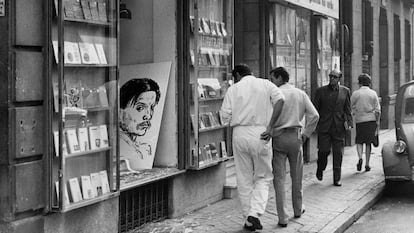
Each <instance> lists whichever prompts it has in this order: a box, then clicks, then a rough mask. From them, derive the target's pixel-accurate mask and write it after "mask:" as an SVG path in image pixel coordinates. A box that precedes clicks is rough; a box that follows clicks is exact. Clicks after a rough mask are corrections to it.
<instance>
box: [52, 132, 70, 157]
mask: <svg viewBox="0 0 414 233" xmlns="http://www.w3.org/2000/svg"><path fill="white" fill-rule="evenodd" d="M53 141H54V143H55V155H56V156H59V131H53ZM62 141H63V144H62V154H63V155H64V156H65V155H67V154H68V150H67V146H66V139H65V134H63V138H62Z"/></svg>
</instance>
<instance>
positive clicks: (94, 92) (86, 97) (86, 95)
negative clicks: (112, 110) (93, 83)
mask: <svg viewBox="0 0 414 233" xmlns="http://www.w3.org/2000/svg"><path fill="white" fill-rule="evenodd" d="M105 92H106V90H105ZM102 97H104V96H102ZM102 101H105V100H103V99H102ZM82 104H83V107H84V108H98V107H101V96H100V95H99V88H98V89H95V88H89V87H86V86H85V87H83V89H82Z"/></svg>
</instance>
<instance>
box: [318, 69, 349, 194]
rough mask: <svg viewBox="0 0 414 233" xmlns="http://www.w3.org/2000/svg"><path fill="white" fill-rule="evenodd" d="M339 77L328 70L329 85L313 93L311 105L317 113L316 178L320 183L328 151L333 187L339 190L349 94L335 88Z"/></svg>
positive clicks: (339, 73)
mask: <svg viewBox="0 0 414 233" xmlns="http://www.w3.org/2000/svg"><path fill="white" fill-rule="evenodd" d="M341 76H342V73H341V71H339V70H332V71H331V72H330V73H329V84H328V85H325V86H322V87H319V88H317V89H316V92H315V98H314V101H313V104H314V106H315V108H316V110H318V113H319V122H318V126H317V132H318V162H317V170H316V178H317V179H318V180H322V179H323V171H324V170H325V169H326V166H327V163H328V155H329V154H330V152H331V149H332V156H333V184H334V185H335V186H342V183H341V167H342V156H343V153H344V144H345V134H346V131H347V130H349V129H351V128H352V125H353V123H352V115H351V101H350V97H351V94H350V91H349V89H348V88H347V87H345V86H342V85H340V84H339V80H340V79H341Z"/></svg>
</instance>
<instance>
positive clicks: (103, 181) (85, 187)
mask: <svg viewBox="0 0 414 233" xmlns="http://www.w3.org/2000/svg"><path fill="white" fill-rule="evenodd" d="M79 178H80V182H79ZM79 178H78V177H73V178H70V179H69V180H68V186H65V190H64V203H65V204H67V205H68V204H70V203H76V202H80V201H82V200H88V199H92V198H95V197H98V196H101V195H104V194H107V193H110V192H111V189H110V186H109V181H108V173H107V171H106V170H103V171H99V172H94V173H91V174H90V175H83V176H80V177H79ZM66 187H67V188H66ZM59 190H60V189H59V182H58V181H56V182H55V191H56V197H57V200H58V201H59V198H60V194H59V193H60V192H59ZM68 190H69V191H68ZM69 197H70V198H69Z"/></svg>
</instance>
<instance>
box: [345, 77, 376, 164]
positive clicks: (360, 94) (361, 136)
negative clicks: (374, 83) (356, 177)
mask: <svg viewBox="0 0 414 233" xmlns="http://www.w3.org/2000/svg"><path fill="white" fill-rule="evenodd" d="M358 84H359V89H358V90H356V91H355V92H354V93H352V96H351V108H352V114H353V115H354V119H355V123H356V137H355V143H356V145H357V153H358V158H359V159H358V163H357V170H358V171H361V169H362V162H363V160H362V153H363V146H364V144H365V159H366V161H365V171H367V172H368V171H370V170H371V167H370V165H369V159H370V155H371V144H372V143H373V142H374V141H375V140H376V137H377V136H378V128H379V119H380V115H381V108H380V105H379V100H378V95H377V93H376V92H375V91H374V90H372V89H371V88H370V86H371V77H370V76H369V75H368V74H365V73H363V74H361V75H359V77H358Z"/></svg>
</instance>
